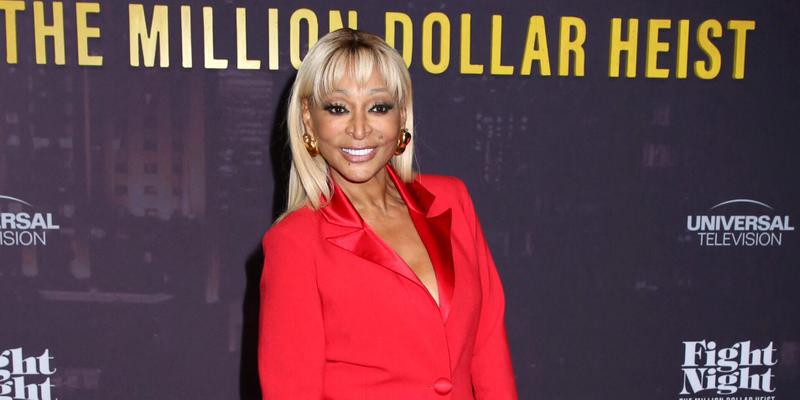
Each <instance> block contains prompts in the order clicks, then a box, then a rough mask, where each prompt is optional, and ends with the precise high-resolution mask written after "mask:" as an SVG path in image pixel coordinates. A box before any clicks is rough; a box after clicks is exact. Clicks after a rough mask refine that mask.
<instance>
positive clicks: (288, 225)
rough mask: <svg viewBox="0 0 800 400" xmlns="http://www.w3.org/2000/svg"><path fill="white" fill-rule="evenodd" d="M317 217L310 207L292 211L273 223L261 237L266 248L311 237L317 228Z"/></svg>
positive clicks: (290, 243)
mask: <svg viewBox="0 0 800 400" xmlns="http://www.w3.org/2000/svg"><path fill="white" fill-rule="evenodd" d="M317 218H318V216H317V213H316V212H315V211H314V210H312V209H310V208H308V207H303V208H299V209H297V210H294V211H292V212H290V213H289V214H287V215H286V216H284V217H283V219H281V220H279V221H277V222H275V223H274V224H272V226H271V227H269V229H267V231H266V232H265V233H264V235H263V236H262V237H261V244H262V245H263V246H264V250H265V251H266V250H267V249H268V248H271V247H274V246H276V245H280V246H286V245H289V246H291V245H292V244H295V243H299V242H301V238H303V237H310V236H309V235H311V234H312V232H313V231H314V229H316V228H315V227H316V225H317Z"/></svg>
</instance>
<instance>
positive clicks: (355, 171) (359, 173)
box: [336, 163, 386, 183]
mask: <svg viewBox="0 0 800 400" xmlns="http://www.w3.org/2000/svg"><path fill="white" fill-rule="evenodd" d="M365 164H368V165H359V166H353V165H346V163H345V165H344V167H343V168H336V172H338V173H339V175H340V176H341V177H342V178H344V179H346V180H347V181H349V182H353V183H364V182H367V181H369V180H370V179H372V178H374V177H375V175H377V174H378V172H380V171H381V170H382V169H383V168H384V167H385V165H386V163H383V164H375V163H365Z"/></svg>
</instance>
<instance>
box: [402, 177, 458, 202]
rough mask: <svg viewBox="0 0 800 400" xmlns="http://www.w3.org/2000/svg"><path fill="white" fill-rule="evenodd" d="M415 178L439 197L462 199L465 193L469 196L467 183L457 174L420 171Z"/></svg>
mask: <svg viewBox="0 0 800 400" xmlns="http://www.w3.org/2000/svg"><path fill="white" fill-rule="evenodd" d="M414 180H415V181H416V182H418V183H419V184H420V185H422V186H424V187H425V189H427V190H428V191H429V192H431V194H433V195H435V196H437V197H438V196H445V197H453V198H455V199H461V198H462V197H463V196H465V195H466V196H468V191H467V186H466V184H464V181H462V180H461V178H459V177H456V176H450V175H438V174H423V173H418V174H417V175H416V176H415V177H414Z"/></svg>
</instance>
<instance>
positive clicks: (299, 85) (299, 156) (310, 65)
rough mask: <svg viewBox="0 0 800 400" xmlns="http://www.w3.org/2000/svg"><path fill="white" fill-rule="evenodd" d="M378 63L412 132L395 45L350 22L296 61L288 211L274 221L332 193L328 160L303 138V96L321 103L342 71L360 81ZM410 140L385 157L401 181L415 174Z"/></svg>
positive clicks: (404, 73) (407, 82)
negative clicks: (312, 150)
mask: <svg viewBox="0 0 800 400" xmlns="http://www.w3.org/2000/svg"><path fill="white" fill-rule="evenodd" d="M376 67H377V68H378V71H379V72H380V74H381V76H382V77H383V80H384V82H385V84H386V87H387V89H388V90H389V92H390V93H391V94H392V96H393V97H394V99H395V101H397V102H398V104H399V105H400V107H401V109H405V113H406V121H405V126H404V128H406V129H408V130H409V131H411V132H414V129H413V126H414V113H413V101H412V92H411V77H410V76H409V74H408V68H407V67H406V65H405V62H404V61H403V58H402V57H401V56H400V54H399V53H398V52H397V50H395V49H394V48H392V47H391V46H389V45H388V44H386V42H384V41H383V39H381V38H380V37H378V36H376V35H373V34H371V33H367V32H364V31H359V30H354V29H350V28H342V29H338V30H335V31H333V32H330V33H328V34H327V35H325V36H323V37H322V38H321V39H320V40H319V41H318V42H317V43H316V44H315V45H314V46H312V47H311V49H309V51H308V53H307V54H306V56H305V58H304V59H303V62H302V63H301V64H300V68H299V69H298V71H297V78H295V81H294V83H293V84H292V88H291V91H290V93H289V103H288V112H287V116H286V122H287V128H288V131H289V132H288V133H289V147H290V149H291V152H292V165H291V168H290V170H289V188H288V190H289V195H288V199H287V205H286V211H284V212H283V213H282V214H281V215H280V216H279V217H278V218H277V220H276V221H275V222H276V223H277V222H278V221H280V220H281V219H283V218H284V217H285V216H286V215H288V214H289V213H291V212H292V211H294V210H297V209H299V208H302V207H304V206H309V207H311V208H312V209H314V210H318V209H319V208H320V207H323V206H324V204H320V195H321V194H322V195H324V196H325V201H326V203H327V201H330V199H331V195H332V192H331V187H330V185H329V184H330V179H331V177H330V175H329V174H328V164H327V162H325V160H324V159H323V158H322V156H320V155H318V156H316V157H311V155H310V154H309V153H308V151H307V150H306V148H305V145H304V144H303V132H304V128H303V115H302V102H303V100H305V99H308V100H309V102H310V103H311V104H320V103H321V101H322V99H323V98H324V97H325V96H326V95H328V94H330V93H331V92H332V91H333V90H335V89H336V87H335V86H336V84H337V83H338V82H339V81H340V80H341V79H342V77H343V75H344V74H345V73H351V74H352V77H353V78H354V79H355V81H356V82H357V83H358V84H359V85H364V84H366V82H367V81H369V78H370V76H371V75H372V71H373V69H374V68H376ZM401 128H403V127H401ZM414 142H415V140H412V141H411V142H409V143H408V146H407V147H406V150H405V151H404V152H403V154H401V155H396V156H393V157H392V158H391V160H390V161H389V162H390V163H391V165H392V167H393V168H394V170H395V171H396V172H397V174H398V176H399V177H400V179H401V180H403V181H404V182H410V181H412V180H413V179H414V176H415V171H414V169H413V166H412V164H413V161H414Z"/></svg>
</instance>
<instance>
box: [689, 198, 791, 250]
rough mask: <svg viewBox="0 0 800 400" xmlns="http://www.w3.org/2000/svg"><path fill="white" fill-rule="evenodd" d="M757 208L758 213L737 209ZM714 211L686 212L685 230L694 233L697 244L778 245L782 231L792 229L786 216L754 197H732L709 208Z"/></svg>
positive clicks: (724, 245) (730, 245) (726, 245)
mask: <svg viewBox="0 0 800 400" xmlns="http://www.w3.org/2000/svg"><path fill="white" fill-rule="evenodd" d="M743 207H746V208H748V209H752V207H756V208H757V209H759V210H762V211H761V212H757V213H753V212H748V213H744V212H739V213H737V211H736V210H741V209H742V208H743ZM710 211H713V212H714V213H715V214H713V215H712V214H711V213H708V215H689V216H688V217H687V218H686V229H687V230H689V231H690V232H695V233H697V237H698V240H699V241H700V246H723V247H733V246H744V247H758V246H760V247H769V246H780V245H781V244H782V243H783V234H784V233H785V232H791V231H794V226H792V224H791V221H790V220H789V216H788V215H781V214H779V213H776V212H775V211H774V209H773V208H772V206H770V205H768V204H765V203H762V202H760V201H756V200H750V199H733V200H728V201H723V202H722V203H719V204H717V205H715V206H713V207H711V208H710Z"/></svg>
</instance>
